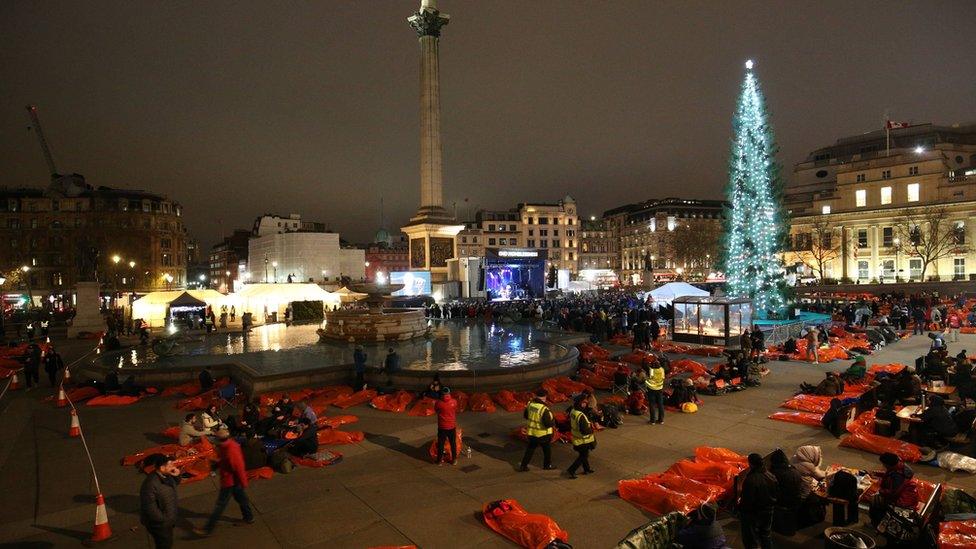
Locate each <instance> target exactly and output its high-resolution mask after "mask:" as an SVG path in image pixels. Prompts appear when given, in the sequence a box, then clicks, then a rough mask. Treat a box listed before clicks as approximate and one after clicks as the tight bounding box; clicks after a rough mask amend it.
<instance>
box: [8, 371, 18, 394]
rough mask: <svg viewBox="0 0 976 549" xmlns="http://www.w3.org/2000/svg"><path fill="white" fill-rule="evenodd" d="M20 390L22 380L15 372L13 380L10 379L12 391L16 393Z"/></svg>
mask: <svg viewBox="0 0 976 549" xmlns="http://www.w3.org/2000/svg"><path fill="white" fill-rule="evenodd" d="M17 389H20V378H19V377H17V372H14V375H13V378H11V379H10V390H11V391H16V390H17Z"/></svg>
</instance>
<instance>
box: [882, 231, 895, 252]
mask: <svg viewBox="0 0 976 549" xmlns="http://www.w3.org/2000/svg"><path fill="white" fill-rule="evenodd" d="M881 241H882V244H881V245H882V246H884V247H886V248H890V247H892V246H894V245H895V229H894V227H884V228H882V229H881Z"/></svg>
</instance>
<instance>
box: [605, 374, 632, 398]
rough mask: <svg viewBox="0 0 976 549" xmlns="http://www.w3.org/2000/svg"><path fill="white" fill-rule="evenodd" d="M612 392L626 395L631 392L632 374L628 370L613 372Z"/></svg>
mask: <svg viewBox="0 0 976 549" xmlns="http://www.w3.org/2000/svg"><path fill="white" fill-rule="evenodd" d="M610 394H612V395H617V394H620V395H624V396H628V395H629V394H630V376H629V375H627V373H626V372H621V371H617V372H616V373H614V374H613V381H612V382H611V383H610Z"/></svg>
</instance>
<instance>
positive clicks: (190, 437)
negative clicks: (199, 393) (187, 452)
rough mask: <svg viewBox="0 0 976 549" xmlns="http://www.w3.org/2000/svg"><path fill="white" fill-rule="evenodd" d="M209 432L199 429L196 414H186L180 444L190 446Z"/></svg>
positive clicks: (182, 424) (181, 429)
mask: <svg viewBox="0 0 976 549" xmlns="http://www.w3.org/2000/svg"><path fill="white" fill-rule="evenodd" d="M207 434H208V433H205V432H203V431H201V430H200V429H197V416H196V414H186V415H185V416H184V417H183V423H181V424H180V446H189V445H191V444H193V443H195V442H197V441H198V440H200V438H201V437H205V436H207Z"/></svg>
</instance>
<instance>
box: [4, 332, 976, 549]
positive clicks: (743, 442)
mask: <svg viewBox="0 0 976 549" xmlns="http://www.w3.org/2000/svg"><path fill="white" fill-rule="evenodd" d="M928 343H929V340H928V339H927V338H925V337H914V338H911V339H908V340H903V341H901V342H898V343H897V344H895V345H893V346H889V347H887V348H885V349H884V350H882V351H880V352H878V353H876V354H874V355H872V356H871V357H869V360H868V364H875V363H890V362H902V363H907V364H910V363H912V362H913V361H914V358H915V357H916V356H918V355H920V354H922V353H923V352H924V351H925V349H926V348H927V346H928ZM86 344H87V343H82V342H65V343H64V344H63V345H59V347H60V348H61V349H62V351H63V352H64V353H65V354H67V355H68V356H69V357H70V356H71V355H75V356H77V355H79V354H81V353H82V352H83V345H86ZM959 348H966V349H976V336H965V335H964V336H962V341H961V342H960V343H959V344H954V345H950V349H951V350H952V351H953V353H955V352H956V350H957V349H959ZM712 360H714V359H712ZM846 366H847V363H846V362H844V363H841V362H834V363H832V364H827V365H819V366H815V365H811V364H804V363H797V362H773V363H771V364H769V367H770V369H771V370H772V372H771V374H770V375H768V376H767V377H765V378H764V379H763V385H762V387H759V388H752V389H748V390H746V391H742V392H738V393H734V394H730V395H724V396H719V397H709V396H705V397H703V398H704V401H705V402H704V405H703V406H701V407H700V409H699V412H698V413H696V414H691V415H684V414H669V415H668V416H667V418H666V423H665V424H664V425H658V426H652V425H648V424H647V423H646V420H645V419H643V418H637V417H633V416H626V418H625V422H624V424H623V425H622V426H621V427H620V428H619V429H616V430H605V431H601V432H600V433H598V435H597V439H598V441H599V444H598V448H597V449H596V450H595V451H594V452H593V454H592V457H591V463H592V465H593V467H594V468H595V469H596V474H594V475H588V476H580V477H579V479H577V480H569V479H567V478H565V477H563V476H561V471H542V470H541V469H540V464H541V455H539V454H540V453H537V456H536V457H535V460H534V463H533V464H532V470H531V471H530V472H528V473H518V472H516V471H515V469H514V464H515V463H516V462H517V461H518V460H519V458H520V456H521V453H522V450H523V443H521V442H518V441H516V440H513V439H512V438H510V437H509V433H510V431H511V430H512V429H514V428H516V427H518V426H519V425H520V424H521V414H519V413H507V412H504V411H501V410H500V409H499V411H498V412H495V413H493V414H483V413H470V412H467V413H463V414H460V415H459V424H460V426H461V427H462V428H463V429H464V434H465V442H466V443H468V444H470V445H471V447H472V448H473V455H472V456H471V458H465V457H462V459H461V461H460V464H459V465H458V466H457V467H450V466H442V467H435V466H432V465H431V464H430V463H429V458H428V456H427V447H428V444H429V442H430V440H431V439H432V438H433V436H434V433H435V419H434V418H433V417H428V418H414V417H408V416H406V415H400V414H391V413H387V412H379V411H376V410H372V409H370V408H368V407H366V406H358V407H354V408H351V409H350V410H347V411H346V413H352V414H355V415H357V416H359V417H360V422H359V423H356V424H353V425H349V426H346V429H348V430H362V431H365V432H366V441H364V442H363V443H361V444H358V445H346V446H339V447H337V448H336V449H337V450H339V451H340V452H342V453H343V454H344V456H345V459H344V460H343V461H342V462H341V463H339V464H337V465H335V466H332V467H327V468H324V469H306V468H299V469H297V470H296V471H295V472H293V473H291V474H289V475H278V474H276V475H275V476H274V478H272V479H270V480H258V481H255V482H253V483H252V484H251V487H250V489H249V493H250V497H251V501H252V502H253V504H254V507H255V509H256V516H257V522H256V523H255V524H253V525H249V526H248V525H243V524H241V523H240V515H239V510H238V509H237V507H236V505H235V504H234V503H233V502H231V504H230V505H229V506H228V510H227V512H226V513H225V519H224V520H223V521H221V522H220V523H219V525H218V528H217V529H216V530H215V532H214V534H213V536H212V537H210V538H207V539H197V538H195V537H194V536H193V535H192V534H191V533H190V531H189V529H190V527H191V526H197V525H201V524H202V522H203V521H204V520H205V518H206V516H207V514H208V513H209V511H210V509H211V506H212V504H213V502H214V499H215V497H216V489H217V484H216V479H215V478H211V479H207V480H205V481H202V482H198V483H195V484H190V485H186V486H184V487H181V488H180V507H181V521H180V524H179V525H178V526H177V531H176V546H177V547H235V546H236V547H247V548H262V547H328V548H337V549H341V548H354V549H361V548H366V547H371V546H376V545H392V546H398V545H409V544H416V545H417V546H419V547H425V548H462V547H513V546H514V545H512V544H510V543H509V542H508V541H506V540H504V539H503V538H502V537H500V536H499V535H497V534H495V533H494V532H492V531H491V530H489V529H488V528H487V527H485V526H484V525H483V524H482V523H481V522H480V519H479V515H480V509H481V506H482V504H483V503H485V502H488V501H492V500H495V499H501V498H515V499H517V500H518V501H519V502H520V503H521V504H522V505H523V506H524V507H525V508H526V509H527V510H529V511H530V512H538V513H545V514H548V515H550V516H552V517H553V518H555V519H556V521H557V522H558V523H559V525H560V526H562V527H563V528H564V529H565V530H567V531H568V532H569V533H570V542H571V543H572V544H573V545H574V546H575V547H577V548H607V547H612V546H613V545H615V544H616V542H617V541H618V540H620V539H621V538H623V537H624V535H626V534H627V532H628V531H630V530H631V529H633V528H636V527H638V526H640V525H642V524H644V523H646V522H647V521H648V520H650V519H651V518H652V517H651V516H650V515H649V514H647V513H645V512H643V511H641V510H640V509H638V508H637V507H634V506H633V505H631V504H629V503H627V502H625V501H623V500H622V499H620V498H619V497H618V496H617V495H616V483H617V481H618V480H620V479H626V478H635V477H639V476H642V475H645V474H648V473H652V472H660V471H663V470H665V469H666V468H667V467H669V466H670V465H671V464H672V463H673V462H675V461H677V460H679V459H681V458H685V457H691V456H692V455H693V453H694V448H695V447H696V446H702V445H708V446H724V447H728V448H731V449H732V450H735V451H737V452H740V453H743V454H745V453H748V452H752V451H758V452H762V453H765V452H768V451H770V450H772V449H774V448H776V447H782V448H784V449H785V450H786V451H787V452H789V453H792V450H793V449H794V448H795V447H797V446H800V445H804V444H817V445H820V446H822V447H823V450H824V456H825V463H826V464H830V463H841V464H844V465H847V466H851V467H857V468H864V469H873V468H876V467H877V466H878V463H877V456H875V455H872V454H868V453H865V452H861V451H857V450H851V449H846V448H839V447H838V444H837V440H836V439H834V437H833V436H831V435H830V434H829V433H827V432H826V431H824V430H822V429H814V428H811V427H806V426H802V425H794V424H791V423H784V422H779V421H773V420H769V419H767V417H766V416H767V415H768V414H769V413H771V412H772V411H774V410H776V409H777V406H778V405H779V403H780V402H781V401H783V400H784V399H786V398H787V397H789V396H790V395H792V394H793V392H794V391H795V390H796V387H797V385H798V384H799V383H800V382H801V381H817V380H819V379H821V378H822V377H823V372H824V371H826V370H828V369H833V370H839V369H841V368H843V367H846ZM42 377H43V374H42ZM51 393H52V391H51V389H49V388H47V387H45V388H44V389H35V390H33V391H31V392H29V393H26V394H25V392H24V391H18V392H13V393H8V395H7V396H6V397H4V399H3V400H2V401H0V547H24V548H33V547H38V548H40V547H74V546H77V545H78V544H79V543H80V542H81V541H82V540H83V539H85V538H87V537H88V536H90V533H91V530H92V522H93V518H94V510H95V507H94V499H93V495H92V494H93V493H94V491H93V486H92V483H91V476H90V474H89V472H88V464H87V461H86V459H85V455H84V452H83V450H82V445H81V443H80V441H79V440H78V439H73V438H69V437H68V436H67V429H68V421H69V418H68V414H67V412H66V411H65V410H64V409H57V408H55V407H54V406H53V404H52V403H50V402H42V401H41V400H40V399H41V398H42V397H43V396H47V395H49V394H51ZM175 400H176V399H173V398H165V399H164V398H152V399H147V400H145V401H142V402H139V403H137V404H135V405H133V406H129V407H125V408H87V407H84V406H82V407H80V414H81V419H82V426H83V428H84V430H85V434H86V436H87V438H88V441H89V443H90V444H91V447H92V452H93V454H94V461H95V465H96V467H97V470H98V473H99V480H100V482H101V488H102V492H103V493H104V494H105V496H106V500H107V504H108V510H109V518H110V524H111V527H112V530H113V531H114V533H115V534H116V539H115V540H114V541H111V542H109V544H110V546H116V547H148V546H150V545H149V539H148V536H147V535H146V533H145V531H144V530H143V529H142V528H141V527H140V526H139V518H138V490H139V484H140V482H141V480H142V476H141V475H140V474H138V473H137V472H136V471H135V470H134V469H133V468H131V467H121V466H120V465H119V459H120V458H121V457H122V456H123V455H124V454H128V453H132V452H135V451H137V450H140V449H143V448H145V447H148V446H151V445H153V444H156V443H162V442H166V441H163V440H160V439H159V438H158V435H156V433H158V432H159V431H160V430H161V429H163V428H164V427H167V426H169V425H174V424H176V423H177V422H178V421H179V419H180V416H181V415H182V412H180V411H178V410H175V409H174V408H173V403H174V402H175ZM563 406H565V405H558V406H557V408H558V409H561V408H562V407H563ZM336 412H337V413H338V410H336ZM574 457H575V453H574V452H572V450H571V448H570V447H569V446H568V445H558V446H555V447H554V462H555V464H556V465H557V467H559V468H560V469H564V468H565V467H566V466H567V465H568V464H569V463H570V461H571V460H572V459H573V458H574ZM915 469H916V472H917V475H918V476H919V477H920V478H923V479H927V480H932V481H948V482H951V483H952V484H954V485H957V486H960V487H963V488H965V489H967V490H972V489H974V488H976V479H974V477H971V476H969V475H966V474H955V473H949V472H947V471H944V470H942V469H938V468H933V467H929V466H924V465H919V466H916V467H915ZM721 517H722V518H721V522H722V523H723V525H724V526H725V529H726V534H727V535H728V536H729V541H730V544H731V545H732V546H733V547H741V544H740V543H739V535H738V523H737V522H736V521H735V520H734V519H732V518H730V517H728V516H727V515H725V514H722V515H721ZM863 518H864V517H863V515H862V520H863ZM822 529H823V527H822V526H821V527H813V528H809V529H807V530H805V531H803V532H801V533H799V534H798V535H797V536H795V537H793V538H789V539H787V538H782V537H777V538H776V543H777V546H778V547H821V546H822V544H823V541H822V539H818V537H817V536H819V535H820V533H821V532H822Z"/></svg>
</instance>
